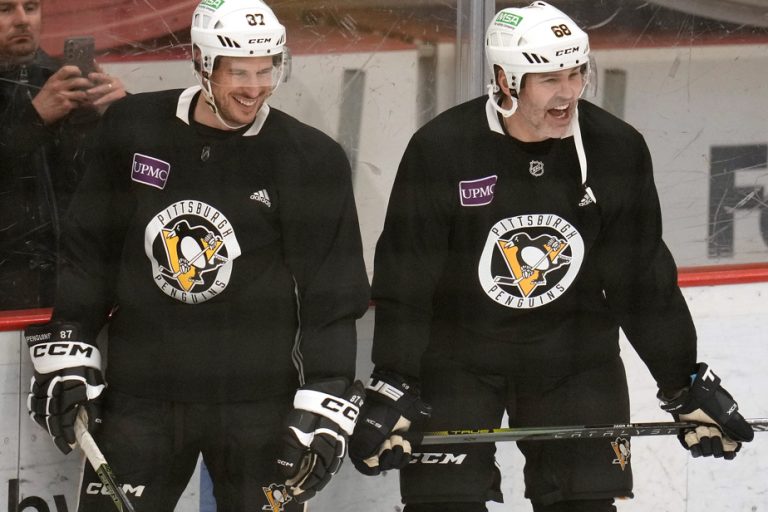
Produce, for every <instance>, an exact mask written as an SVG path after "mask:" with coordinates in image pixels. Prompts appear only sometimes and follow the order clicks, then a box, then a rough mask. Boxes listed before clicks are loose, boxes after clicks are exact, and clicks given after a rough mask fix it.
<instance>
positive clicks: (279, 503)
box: [261, 484, 293, 512]
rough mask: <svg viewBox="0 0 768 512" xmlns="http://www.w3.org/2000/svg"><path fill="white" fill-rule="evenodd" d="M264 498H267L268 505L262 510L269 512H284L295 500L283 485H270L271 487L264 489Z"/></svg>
mask: <svg viewBox="0 0 768 512" xmlns="http://www.w3.org/2000/svg"><path fill="white" fill-rule="evenodd" d="M261 490H262V491H264V496H266V498H267V503H268V504H267V505H263V506H262V507H261V510H264V511H267V512H282V511H283V510H284V509H285V506H286V505H287V504H288V503H289V502H290V501H291V500H293V497H292V496H291V494H290V493H289V492H288V490H287V489H286V487H285V485H283V484H269V487H262V488H261Z"/></svg>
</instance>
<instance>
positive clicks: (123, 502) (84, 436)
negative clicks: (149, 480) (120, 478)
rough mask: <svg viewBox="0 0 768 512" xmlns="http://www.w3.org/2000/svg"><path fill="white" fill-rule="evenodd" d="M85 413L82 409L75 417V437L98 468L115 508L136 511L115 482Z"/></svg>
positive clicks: (130, 511) (87, 456) (100, 477)
mask: <svg viewBox="0 0 768 512" xmlns="http://www.w3.org/2000/svg"><path fill="white" fill-rule="evenodd" d="M84 414H85V411H84V410H83V409H81V411H80V413H78V415H77V418H76V419H75V437H76V438H77V444H78V445H79V446H80V449H81V450H83V453H84V454H85V456H86V458H87V459H88V462H90V463H91V466H93V469H94V470H96V474H97V475H99V480H101V483H102V484H103V485H104V489H106V491H107V493H108V494H109V496H110V497H111V498H112V502H113V503H114V504H115V508H117V510H119V511H120V512H135V509H134V508H133V505H132V504H131V502H130V500H129V499H128V496H126V495H125V492H124V491H123V489H122V488H121V487H120V486H119V485H117V483H116V482H115V475H114V474H113V473H112V468H110V467H109V464H107V459H106V458H104V454H103V453H101V450H100V449H99V446H98V445H97V444H96V441H94V439H93V437H92V436H91V433H90V432H88V427H86V425H85V421H84V419H83V415H84Z"/></svg>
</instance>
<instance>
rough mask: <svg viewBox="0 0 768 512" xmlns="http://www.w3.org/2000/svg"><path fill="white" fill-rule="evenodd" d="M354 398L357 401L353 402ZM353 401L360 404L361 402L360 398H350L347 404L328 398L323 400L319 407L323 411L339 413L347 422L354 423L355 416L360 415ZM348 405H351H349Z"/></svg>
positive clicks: (357, 406) (358, 406) (358, 407)
mask: <svg viewBox="0 0 768 512" xmlns="http://www.w3.org/2000/svg"><path fill="white" fill-rule="evenodd" d="M355 398H357V400H355ZM355 401H357V402H358V403H360V402H361V401H362V400H361V397H359V396H357V397H352V399H351V400H350V401H349V402H343V401H341V400H336V399H335V398H330V397H329V398H326V399H325V400H323V402H322V403H321V404H320V406H321V407H323V408H324V409H328V410H329V411H331V412H336V413H341V415H342V416H344V417H345V418H347V419H349V420H352V421H356V420H357V415H358V414H359V413H360V405H358V404H357V403H355ZM350 403H351V404H352V405H350Z"/></svg>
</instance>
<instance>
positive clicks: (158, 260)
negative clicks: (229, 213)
mask: <svg viewBox="0 0 768 512" xmlns="http://www.w3.org/2000/svg"><path fill="white" fill-rule="evenodd" d="M144 250H145V252H146V254H147V257H148V258H149V260H150V262H151V263H152V277H153V279H154V282H155V284H156V285H157V286H158V287H159V288H160V290H162V291H163V293H165V294H166V295H168V296H169V297H171V298H174V299H176V300H179V301H181V302H184V303H187V304H197V303H200V302H205V301H207V300H209V299H211V298H213V297H215V296H216V295H218V294H219V293H221V292H222V291H224V289H225V288H226V287H227V285H228V284H229V279H230V276H231V273H232V261H233V260H234V259H235V258H237V257H238V256H240V246H239V244H238V243H237V238H236V237H235V232H234V229H233V228H232V225H231V224H230V222H229V220H228V219H227V218H226V217H225V216H224V215H223V214H222V213H221V212H220V211H218V210H217V209H215V208H214V207H212V206H210V205H207V204H205V203H202V202H200V201H195V200H188V201H179V202H178V203H174V204H172V205H170V206H169V207H168V208H166V209H165V210H163V211H162V212H160V213H158V214H157V215H155V216H154V217H153V218H152V221H151V222H150V223H149V225H148V226H147V228H146V230H145V237H144Z"/></svg>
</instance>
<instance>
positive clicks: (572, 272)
mask: <svg viewBox="0 0 768 512" xmlns="http://www.w3.org/2000/svg"><path fill="white" fill-rule="evenodd" d="M583 259H584V241H583V239H582V237H581V234H580V233H579V231H578V230H577V229H576V228H575V227H574V226H573V225H572V224H570V223H569V222H568V221H566V220H565V219H563V218H562V217H559V216H557V215H554V214H537V215H521V216H518V217H509V218H506V219H502V220H500V221H499V222H497V223H496V224H494V226H493V227H492V228H491V229H490V231H489V233H488V238H487V240H486V243H485V247H484V248H483V253H482V255H481V256H480V262H479V264H478V277H479V279H480V284H481V286H482V287H483V289H484V291H485V293H486V295H488V297H489V298H491V299H492V300H493V301H495V302H496V303H498V304H500V305H502V306H505V307H508V308H513V309H532V308H537V307H539V306H543V305H546V304H549V303H551V302H553V301H555V300H557V299H558V298H559V297H560V296H561V295H562V294H563V293H565V291H566V290H567V289H568V288H569V287H570V285H571V284H572V283H573V281H574V279H575V278H576V275H577V274H578V272H579V268H580V267H581V263H582V261H583Z"/></svg>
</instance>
